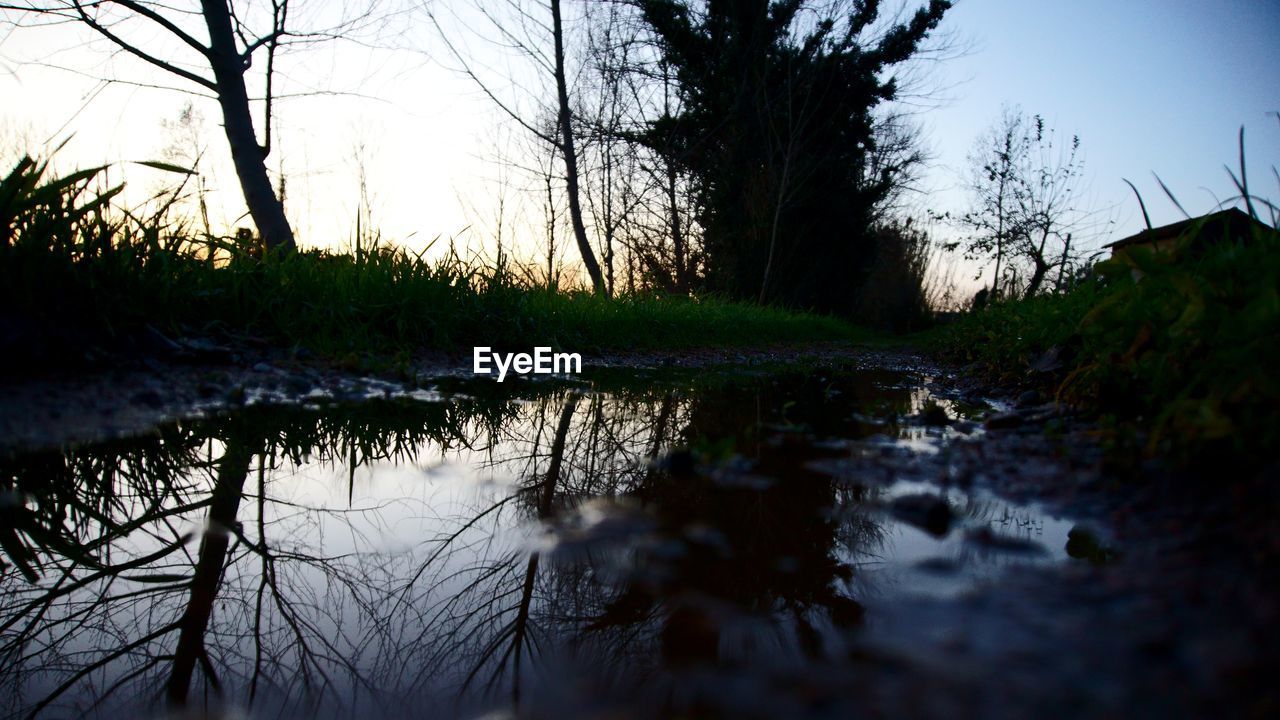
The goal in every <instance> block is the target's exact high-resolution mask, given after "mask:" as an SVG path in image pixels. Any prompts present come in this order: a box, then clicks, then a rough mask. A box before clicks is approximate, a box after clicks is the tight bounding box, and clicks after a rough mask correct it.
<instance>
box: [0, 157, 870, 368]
mask: <svg viewBox="0 0 1280 720" xmlns="http://www.w3.org/2000/svg"><path fill="white" fill-rule="evenodd" d="M102 170H103V168H92V169H89V170H84V171H80V172H77V173H74V174H72V175H67V176H65V177H61V178H53V179H46V177H45V176H46V175H47V164H45V163H39V162H36V161H33V160H31V159H25V160H23V161H22V162H20V163H19V164H18V165H17V166H16V167H15V168H14V169H13V170H12V171H11V172H10V173H9V174H8V175H7V176H5V177H4V179H3V181H0V233H2V234H0V302H3V307H4V312H3V315H0V346H2V347H0V350H2V351H3V353H4V357H5V361H6V364H8V365H10V366H13V365H23V364H31V363H36V364H45V363H49V362H61V361H66V360H73V361H74V360H77V359H80V358H81V357H82V356H83V355H85V354H86V352H88V353H90V354H92V353H93V352H95V351H96V349H98V348H111V347H115V346H119V345H122V344H124V345H128V344H130V343H134V342H136V340H137V339H138V338H144V339H145V338H146V337H147V336H148V335H147V334H148V331H149V329H155V330H157V331H159V332H160V333H161V334H165V335H168V334H171V333H173V334H178V335H182V334H190V333H199V334H211V335H214V336H215V337H221V338H230V339H242V340H243V339H245V338H256V339H260V340H263V341H266V342H269V343H274V344H284V345H289V346H299V347H305V348H307V349H308V350H310V351H312V352H314V353H317V354H319V355H321V356H324V357H327V358H330V359H334V360H338V361H340V362H344V363H358V364H365V362H366V361H367V360H368V359H369V358H371V357H374V356H377V357H381V358H382V359H384V360H385V359H387V358H393V357H399V358H400V359H402V360H403V359H406V358H407V357H409V356H410V355H411V354H412V353H414V352H416V351H418V350H421V349H442V350H450V349H469V348H470V347H471V346H473V345H487V346H491V347H494V348H495V349H498V350H525V351H527V350H530V349H531V348H532V347H534V346H538V345H545V346H551V347H553V348H557V349H561V350H568V351H573V352H579V351H600V350H610V349H623V348H679V347H691V346H706V345H735V344H753V343H754V344H758V343H766V342H781V341H801V340H820V339H825V340H832V339H847V338H852V337H857V336H859V332H858V331H857V330H856V329H855V328H853V327H851V326H850V325H848V324H847V323H844V322H842V321H839V320H835V319H832V318H825V317H817V316H813V315H805V314H798V313H791V312H786V311H783V310H777V309H772V308H765V307H759V306H752V305H742V304H733V303H729V302H724V301H721V300H718V299H716V298H696V299H694V298H683V297H664V296H657V295H636V296H626V297H618V298H612V299H611V298H605V297H601V296H598V295H594V294H590V293H587V292H562V291H558V290H555V289H549V288H546V287H543V286H538V285H535V284H533V283H531V282H528V281H525V280H520V279H518V278H516V277H515V276H514V275H512V274H511V273H509V272H507V271H505V270H504V269H502V268H497V269H495V268H490V267H485V266H482V265H479V264H476V263H468V262H464V261H463V260H461V259H460V258H459V257H458V256H457V255H456V254H451V255H450V256H449V257H446V258H444V259H441V260H435V261H429V260H424V259H423V258H422V257H421V256H417V255H414V254H411V253H409V252H407V251H405V250H403V249H395V248H391V247H386V246H382V247H376V248H373V249H368V250H364V251H360V252H357V253H356V254H340V253H330V252H325V251H308V252H298V253H293V254H281V255H275V254H267V255H266V256H265V257H260V256H258V255H259V254H258V253H254V252H252V250H251V248H250V247H249V246H248V245H246V244H245V243H244V242H236V241H233V240H230V239H227V238H216V237H208V236H202V235H200V234H197V233H194V232H190V231H189V229H188V228H186V227H184V226H183V225H182V224H181V223H177V222H174V221H171V220H170V219H168V217H167V215H166V214H165V213H164V212H156V213H152V214H149V215H147V216H145V217H141V216H140V214H139V213H136V212H135V213H130V212H123V211H117V210H114V209H112V207H111V204H110V201H111V200H112V198H114V197H115V196H116V195H117V194H118V193H119V191H120V188H119V187H116V188H110V189H106V190H101V191H98V192H94V191H93V190H92V189H91V187H92V184H93V183H94V181H95V179H96V178H98V177H99V175H100V173H101V171H102ZM24 361H25V362H24Z"/></svg>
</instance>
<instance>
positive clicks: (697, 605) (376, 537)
mask: <svg viewBox="0 0 1280 720" xmlns="http://www.w3.org/2000/svg"><path fill="white" fill-rule="evenodd" d="M927 383H928V378H927V377H925V376H922V375H920V374H918V373H912V372H907V371H901V372H899V371H865V370H864V371H852V370H851V371H843V372H841V371H831V370H824V371H817V370H815V371H810V372H804V373H794V372H792V373H781V374H779V373H768V372H758V373H753V374H749V375H744V374H741V373H737V374H725V375H709V376H697V377H695V376H690V377H685V378H679V379H670V378H665V379H659V378H648V379H644V380H643V381H642V382H641V383H639V384H638V385H637V384H635V383H626V382H624V383H618V382H605V383H603V384H595V385H592V384H578V385H573V386H565V385H555V384H547V383H539V384H535V385H529V384H525V385H515V386H513V385H512V384H511V383H507V384H505V385H504V386H503V387H502V388H501V391H502V392H503V393H505V394H501V395H495V394H494V393H495V392H496V390H495V387H496V386H494V385H493V384H491V383H490V384H482V385H472V386H462V387H458V388H454V389H452V390H450V391H448V392H444V391H442V392H440V393H436V394H419V395H417V396H416V397H401V398H399V399H396V400H392V401H369V402H362V403H354V404H352V403H341V404H339V403H325V402H321V403H320V404H310V405H308V404H300V403H293V404H286V405H282V406H281V405H276V406H266V405H264V406H257V407H249V408H246V409H244V410H242V411H239V412H236V413H232V414H223V415H218V416H214V417H208V418H203V419H195V420H190V421H185V422H182V423H177V424H172V425H169V426H165V427H162V428H159V429H158V430H157V431H156V432H155V433H154V434H151V435H148V436H145V437H139V438H134V439H129V440H122V441H115V442H112V443H108V444H103V445H97V446H90V447H84V448H78V449H74V450H72V451H68V452H65V453H48V454H41V455H34V456H25V457H17V458H12V459H9V460H5V461H3V463H2V464H0V470H2V473H3V475H2V476H0V483H3V486H4V497H3V498H2V499H0V502H2V504H3V507H0V536H2V537H0V540H2V557H3V560H4V567H3V579H2V581H0V698H7V700H0V704H3V703H8V704H9V706H8V707H5V708H3V709H4V710H6V711H8V712H9V714H11V715H13V716H26V715H31V714H34V715H37V716H48V717H68V716H81V715H88V716H99V717H103V716H106V717H109V716H121V717H123V716H128V717H137V716H156V715H165V714H167V713H171V712H180V711H183V710H184V709H185V710H194V709H199V710H208V711H213V712H215V713H217V714H229V715H233V716H244V715H247V716H249V717H313V716H320V717H347V716H360V717H370V716H373V717H378V716H380V717H388V718H390V717H436V716H444V717H478V716H485V715H490V714H496V715H495V716H508V715H519V716H531V717H543V716H547V717H563V716H569V717H595V716H605V715H607V716H670V715H692V716H724V717H738V716H751V715H757V716H771V715H794V714H797V713H803V714H809V715H813V716H818V717H821V716H827V715H835V714H837V706H836V705H831V704H824V703H825V702H826V700H824V701H823V702H818V701H817V700H815V698H816V697H817V695H816V694H815V690H814V689H813V688H812V687H811V686H810V685H809V684H808V683H810V681H812V679H813V678H820V677H824V676H834V677H840V673H842V672H845V671H847V670H848V669H849V668H851V667H853V666H854V665H855V664H856V663H858V662H863V663H865V662H867V659H866V652H865V647H864V639H865V638H866V637H867V636H868V635H869V634H871V635H874V632H875V629H876V628H877V626H878V625H881V624H883V623H884V622H885V620H886V619H887V618H893V621H894V622H897V623H902V622H904V621H905V622H907V623H910V622H911V617H910V613H909V611H905V612H907V617H906V618H905V620H904V617H903V614H904V608H910V607H913V605H912V603H913V602H919V601H927V604H926V606H927V607H929V608H931V612H936V611H937V610H936V609H937V608H938V607H939V603H941V604H942V605H941V607H944V608H945V607H946V603H948V602H953V601H954V602H959V601H960V600H961V599H963V598H964V597H965V596H966V595H967V594H968V593H970V592H972V591H973V590H974V589H975V588H980V587H985V586H990V585H992V584H999V583H1001V582H1003V581H1004V579H1005V578H1007V577H1010V576H1011V575H1016V574H1017V573H1019V572H1022V571H1024V570H1026V569H1031V568H1043V567H1045V566H1051V565H1053V564H1056V563H1063V562H1070V561H1069V560H1067V559H1066V553H1065V551H1064V547H1065V546H1066V544H1067V533H1068V530H1069V529H1070V528H1071V524H1070V523H1069V522H1067V521H1065V520H1062V519H1058V518H1054V517H1051V516H1048V515H1045V514H1043V513H1041V512H1038V511H1037V509H1036V508H1035V507H1027V506H1019V505H1014V504H1011V503H1009V502H1006V501H1003V500H1000V499H998V498H996V497H993V496H990V495H988V494H985V493H983V492H981V491H980V490H977V489H974V488H973V487H972V485H971V483H970V482H969V481H968V479H967V478H966V477H965V476H964V475H963V473H957V472H954V468H951V467H950V465H949V464H948V462H947V460H946V458H947V455H948V452H949V450H950V448H952V447H954V446H957V445H959V444H963V443H968V442H973V439H974V438H975V437H978V436H980V435H981V433H982V432H983V431H982V430H981V428H980V427H979V426H978V425H977V424H976V423H973V422H971V421H968V420H966V418H967V417H968V416H969V415H970V414H972V413H974V412H976V411H981V410H982V408H975V407H967V406H963V405H960V404H957V403H955V402H952V401H950V400H948V399H946V398H942V397H935V396H934V395H932V394H931V392H930V391H929V390H928V389H927ZM824 692H826V695H824V696H823V697H828V696H829V695H830V692H829V690H828V691H824ZM840 692H841V691H839V690H837V691H836V693H837V695H838V694H839V693H840ZM828 699H829V698H828ZM849 699H850V698H844V700H849Z"/></svg>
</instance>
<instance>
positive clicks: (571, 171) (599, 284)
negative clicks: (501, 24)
mask: <svg viewBox="0 0 1280 720" xmlns="http://www.w3.org/2000/svg"><path fill="white" fill-rule="evenodd" d="M551 20H552V32H553V33H554V35H555V43H556V94H557V95H558V96H559V101H560V134H561V141H560V144H561V147H560V150H561V152H563V153H564V174H565V182H566V183H567V184H568V191H569V219H570V220H571V221H572V222H573V235H574V237H575V238H577V240H578V252H579V253H581V254H582V264H583V265H585V266H586V267H587V274H588V275H590V276H591V285H592V287H593V288H594V289H595V291H596V292H597V293H600V294H602V295H604V294H607V293H608V288H607V286H606V285H605V282H604V275H603V274H601V272H600V263H599V262H597V261H596V255H595V252H593V251H592V250H591V243H590V242H589V241H588V240H587V226H586V225H585V224H584V223H583V222H582V205H581V203H579V202H578V155H577V152H576V151H575V150H574V148H573V123H572V120H573V114H572V113H571V112H570V110H569V89H568V87H567V85H566V83H565V76H564V29H563V27H562V26H561V23H560V0H551Z"/></svg>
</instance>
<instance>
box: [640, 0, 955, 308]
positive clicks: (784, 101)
mask: <svg viewBox="0 0 1280 720" xmlns="http://www.w3.org/2000/svg"><path fill="white" fill-rule="evenodd" d="M637 4H638V5H639V7H640V10H641V12H642V15H643V18H644V20H645V22H646V23H647V24H648V26H649V27H650V28H651V29H652V31H653V33H654V34H655V36H656V38H657V43H658V46H659V49H660V53H661V56H662V60H663V61H665V62H666V63H669V64H670V66H671V67H672V68H673V69H674V73H675V77H676V80H677V86H678V92H679V98H680V110H679V111H678V112H676V113H670V114H665V115H663V116H662V117H659V118H656V119H655V120H653V121H652V122H651V123H650V124H649V129H648V133H647V136H646V137H647V139H648V141H649V142H650V144H651V146H652V147H653V148H654V149H655V150H658V151H660V152H664V153H666V154H667V155H668V157H669V158H670V160H672V161H673V162H675V163H677V164H678V165H679V167H681V168H682V169H683V170H685V171H686V172H688V174H689V176H690V178H691V181H692V183H693V185H694V192H695V195H696V199H695V203H694V204H695V207H697V209H698V222H699V224H700V225H701V227H702V229H703V232H704V233H705V236H704V243H705V246H706V253H707V284H708V285H709V286H710V288H711V289H714V290H718V291H721V292H725V293H728V294H730V295H733V296H736V297H744V298H751V299H759V300H762V301H780V302H783V303H787V304H793V305H800V306H805V307H810V308H817V309H821V310H830V311H837V312H843V313H850V312H853V306H854V297H855V295H856V291H857V288H858V287H859V286H860V285H861V284H862V283H863V282H864V281H865V278H866V275H867V273H868V272H869V267H870V265H871V261H872V258H873V257H874V254H875V253H874V250H875V248H874V237H873V235H872V234H871V232H870V228H871V225H872V220H873V219H874V216H875V213H876V208H877V206H878V205H880V204H881V203H883V202H884V200H885V198H886V197H888V196H889V195H890V193H891V191H892V189H893V188H894V186H895V182H897V181H898V180H899V179H900V177H899V176H898V175H897V174H896V172H895V169H894V167H893V166H891V165H886V164H884V162H883V160H884V159H885V158H884V157H883V156H880V157H877V155H876V153H875V151H876V147H877V140H878V138H877V132H876V124H877V116H876V112H875V111H876V109H877V107H878V106H880V105H881V104H882V103H884V102H887V101H890V100H893V99H894V97H895V96H896V94H897V83H896V81H895V79H894V78H893V77H892V76H889V74H890V72H891V71H892V70H893V69H894V68H895V67H896V66H898V65H900V64H902V63H904V62H906V61H907V60H909V59H911V58H912V57H913V56H914V55H916V54H917V52H918V51H919V49H920V48H921V44H922V43H923V42H924V41H925V39H926V37H928V36H929V34H930V33H931V32H932V31H933V30H934V29H935V28H936V27H937V25H938V23H939V22H940V20H941V19H942V16H943V14H944V13H945V12H946V10H947V9H948V8H949V7H950V6H951V3H950V2H946V1H945V0H931V2H929V3H928V5H927V6H925V7H923V8H920V9H918V10H917V11H916V12H915V13H914V14H911V15H910V16H909V17H908V19H907V20H906V21H905V22H902V23H887V24H886V23H885V22H884V21H881V20H880V19H879V14H880V3H878V2H847V3H846V2H840V3H834V4H819V3H810V2H805V0H776V1H774V2H769V1H768V0H750V1H747V2H725V1H723V0H711V1H710V2H707V3H687V2H678V1H676V0H640V2H638V3H637Z"/></svg>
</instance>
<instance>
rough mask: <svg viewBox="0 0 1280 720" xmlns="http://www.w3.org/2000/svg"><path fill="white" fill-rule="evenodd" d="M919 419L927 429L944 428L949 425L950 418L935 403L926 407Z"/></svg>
mask: <svg viewBox="0 0 1280 720" xmlns="http://www.w3.org/2000/svg"><path fill="white" fill-rule="evenodd" d="M920 417H921V419H922V420H923V421H924V424H925V425H928V426H929V427H946V426H947V425H950V424H951V418H950V416H948V415H947V411H946V410H945V409H943V407H942V406H941V405H939V404H938V403H936V402H931V403H929V404H928V405H926V406H925V407H924V410H923V411H922V412H921V413H920Z"/></svg>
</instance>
